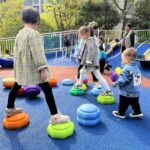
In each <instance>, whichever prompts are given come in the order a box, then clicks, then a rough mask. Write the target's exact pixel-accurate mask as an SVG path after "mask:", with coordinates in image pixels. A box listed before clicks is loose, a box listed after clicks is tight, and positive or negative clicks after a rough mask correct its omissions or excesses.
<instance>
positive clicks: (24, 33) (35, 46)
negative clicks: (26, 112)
mask: <svg viewBox="0 0 150 150" xmlns="http://www.w3.org/2000/svg"><path fill="white" fill-rule="evenodd" d="M22 20H23V23H24V28H23V29H22V30H20V31H19V33H18V35H17V37H16V39H15V45H14V46H15V51H14V59H15V62H14V78H15V84H14V86H13V88H12V89H11V91H10V93H9V97H8V104H7V108H6V109H5V115H6V116H12V115H14V114H16V113H19V112H22V110H23V109H22V108H16V107H15V105H14V103H15V99H16V96H17V93H18V91H19V89H20V88H21V86H22V85H32V84H38V85H39V86H40V87H41V89H42V90H43V91H44V94H45V98H46V102H47V104H48V107H49V110H50V113H51V118H50V122H49V123H51V124H57V123H64V122H67V121H69V117H68V116H63V115H61V114H60V113H59V112H58V110H57V107H56V104H55V100H54V97H53V93H52V89H51V87H50V86H49V84H48V79H49V70H48V66H47V63H46V58H45V54H44V46H43V43H42V40H41V36H40V34H39V32H38V31H36V28H37V25H38V24H39V22H40V15H39V12H38V11H37V10H36V9H34V8H26V9H24V10H23V11H22Z"/></svg>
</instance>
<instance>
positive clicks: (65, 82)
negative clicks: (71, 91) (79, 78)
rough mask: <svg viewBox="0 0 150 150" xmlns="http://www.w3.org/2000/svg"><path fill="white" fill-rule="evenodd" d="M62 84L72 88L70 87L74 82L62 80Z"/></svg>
mask: <svg viewBox="0 0 150 150" xmlns="http://www.w3.org/2000/svg"><path fill="white" fill-rule="evenodd" d="M62 84H63V85H64V86H72V85H73V84H74V82H73V81H72V80H71V79H64V80H63V81H62Z"/></svg>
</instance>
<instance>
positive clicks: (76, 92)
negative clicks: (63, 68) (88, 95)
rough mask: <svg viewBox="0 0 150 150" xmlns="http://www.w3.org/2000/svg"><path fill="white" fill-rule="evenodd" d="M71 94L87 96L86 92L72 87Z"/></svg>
mask: <svg viewBox="0 0 150 150" xmlns="http://www.w3.org/2000/svg"><path fill="white" fill-rule="evenodd" d="M69 93H70V94H71V95H74V96H80V95H84V94H85V90H83V89H78V88H74V87H72V88H71V89H70V91H69Z"/></svg>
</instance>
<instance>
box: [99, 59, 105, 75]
mask: <svg viewBox="0 0 150 150" xmlns="http://www.w3.org/2000/svg"><path fill="white" fill-rule="evenodd" d="M105 64H106V61H105V59H101V60H100V61H99V65H100V72H101V73H103V72H104V67H105Z"/></svg>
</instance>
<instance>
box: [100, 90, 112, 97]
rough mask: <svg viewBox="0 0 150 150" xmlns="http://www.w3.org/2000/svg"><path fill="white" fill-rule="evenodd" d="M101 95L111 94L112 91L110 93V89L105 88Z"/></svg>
mask: <svg viewBox="0 0 150 150" xmlns="http://www.w3.org/2000/svg"><path fill="white" fill-rule="evenodd" d="M101 95H102V96H112V95H113V93H112V91H110V90H106V91H103V92H102V93H101Z"/></svg>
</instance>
